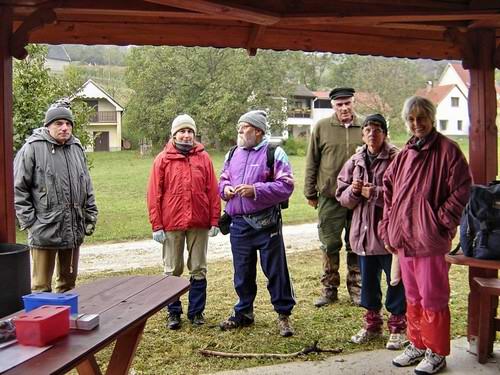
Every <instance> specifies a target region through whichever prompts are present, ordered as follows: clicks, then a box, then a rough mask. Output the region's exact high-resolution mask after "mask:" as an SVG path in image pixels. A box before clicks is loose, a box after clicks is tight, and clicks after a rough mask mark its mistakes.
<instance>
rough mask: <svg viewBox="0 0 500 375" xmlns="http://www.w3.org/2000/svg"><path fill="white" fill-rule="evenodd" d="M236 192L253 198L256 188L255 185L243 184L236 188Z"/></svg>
mask: <svg viewBox="0 0 500 375" xmlns="http://www.w3.org/2000/svg"><path fill="white" fill-rule="evenodd" d="M234 193H235V194H238V195H240V196H242V197H245V198H253V197H255V190H254V187H253V185H247V184H241V185H238V186H236V188H235V189H234Z"/></svg>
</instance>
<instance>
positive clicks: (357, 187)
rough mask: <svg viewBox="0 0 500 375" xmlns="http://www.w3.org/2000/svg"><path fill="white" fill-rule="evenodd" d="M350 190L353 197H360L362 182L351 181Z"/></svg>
mask: <svg viewBox="0 0 500 375" xmlns="http://www.w3.org/2000/svg"><path fill="white" fill-rule="evenodd" d="M351 189H352V193H353V194H354V195H360V194H361V190H362V189H363V181H361V180H353V181H352V184H351Z"/></svg>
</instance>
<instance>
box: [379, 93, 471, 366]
mask: <svg viewBox="0 0 500 375" xmlns="http://www.w3.org/2000/svg"><path fill="white" fill-rule="evenodd" d="M402 116H403V119H404V120H405V122H406V123H407V126H408V128H409V130H410V132H411V133H412V134H413V136H412V137H411V138H410V140H409V141H408V143H407V144H406V146H405V147H404V148H403V150H402V151H401V152H400V153H399V154H398V155H397V156H396V158H395V159H394V161H393V162H392V163H391V165H390V166H389V168H388V169H387V171H386V173H385V175H384V182H383V183H384V216H383V219H382V222H381V223H380V225H379V231H380V236H381V238H382V239H383V241H384V244H385V247H386V249H387V250H388V251H390V252H392V253H394V254H398V258H399V262H400V264H401V275H402V277H403V283H404V287H405V295H406V304H407V308H406V317H407V324H408V328H407V335H408V339H409V340H410V345H409V346H408V347H407V348H406V349H405V351H404V352H403V353H402V354H400V355H399V356H397V357H396V358H394V359H393V361H392V363H393V364H394V365H395V366H398V367H403V366H410V365H412V364H415V363H417V362H418V365H417V367H416V368H415V373H416V374H419V375H423V374H434V373H436V372H438V371H440V370H441V369H443V368H444V367H445V366H446V356H447V355H448V354H449V353H450V309H449V306H448V303H449V299H450V283H449V280H448V269H449V267H448V265H447V263H446V261H445V254H447V253H448V252H449V251H450V248H451V241H452V239H453V237H454V236H455V234H456V231H457V225H458V224H459V222H460V216H461V214H462V210H463V208H464V206H465V204H466V203H467V200H468V198H469V192H470V186H471V183H472V178H471V174H470V170H469V166H468V164H467V161H466V160H465V157H464V155H463V154H462V151H461V150H460V148H459V147H458V145H457V144H456V143H455V142H453V141H452V140H450V139H449V138H447V137H445V136H444V135H442V134H441V133H439V132H437V131H436V129H435V128H434V123H435V117H436V108H435V107H434V104H432V102H430V101H429V100H427V99H425V98H422V97H419V96H413V97H411V98H409V99H407V100H406V102H405V104H404V107H403V112H402Z"/></svg>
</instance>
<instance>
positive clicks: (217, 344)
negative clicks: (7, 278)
mask: <svg viewBox="0 0 500 375" xmlns="http://www.w3.org/2000/svg"><path fill="white" fill-rule="evenodd" d="M320 259H321V254H320V253H319V251H310V252H303V253H294V254H291V255H290V256H289V257H288V260H289V267H290V274H291V277H292V280H293V285H294V289H295V293H296V299H297V305H296V307H295V309H294V310H293V315H292V323H293V326H294V328H295V331H296V334H295V335H294V336H292V337H290V338H282V337H280V336H279V335H278V331H277V326H276V317H277V315H276V313H275V312H274V311H273V310H272V306H271V304H270V302H269V294H268V292H267V289H266V284H265V277H264V276H263V274H262V272H261V271H260V269H259V272H258V288H259V290H258V294H257V298H256V301H255V315H256V320H255V324H254V325H253V326H251V327H248V328H244V329H241V330H235V331H230V332H222V331H221V330H220V329H219V328H218V323H219V322H220V321H222V320H223V319H225V318H227V317H228V316H229V314H231V311H232V306H233V304H234V303H235V302H236V299H237V297H236V294H235V293H234V289H233V286H232V264H231V262H229V261H219V262H215V263H210V264H209V268H208V301H207V308H206V318H207V323H206V324H205V325H204V326H201V327H193V326H192V325H191V324H190V323H189V322H187V321H186V318H185V315H183V326H182V328H181V329H180V330H179V331H170V330H168V329H167V328H166V327H165V317H166V314H165V313H164V312H160V313H158V314H156V315H155V316H153V317H152V318H151V319H149V321H148V324H147V325H146V328H145V332H144V336H143V340H142V342H141V344H140V345H139V348H138V352H137V356H136V358H135V361H134V363H133V364H132V367H133V371H131V373H134V374H172V375H175V374H198V373H211V372H216V371H222V370H231V369H243V368H247V367H254V366H261V365H272V364H276V363H281V362H285V361H286V360H276V359H234V358H232V359H229V358H220V357H203V356H201V355H200V354H199V353H198V350H199V349H205V348H207V349H214V350H218V351H226V352H240V353H248V352H257V353H265V352H267V353H291V352H296V351H299V350H301V349H302V348H303V347H305V346H308V345H310V344H312V343H313V342H314V341H315V340H318V341H319V346H320V347H322V348H342V349H343V353H349V352H355V351H365V350H372V349H376V348H377V349H380V348H384V345H385V340H387V332H385V336H384V338H381V339H379V340H377V341H375V342H372V343H369V344H364V345H360V346H357V345H355V344H351V343H349V342H348V340H349V338H350V337H351V335H353V334H354V333H355V332H357V330H358V329H359V328H360V327H361V324H362V315H363V313H364V309H362V308H358V307H355V306H353V305H351V304H350V303H349V302H348V301H349V299H348V294H347V290H346V288H345V286H344V280H345V270H344V269H345V266H344V265H345V258H344V259H342V262H341V263H342V267H341V280H342V283H343V285H342V286H341V288H340V289H339V297H340V302H339V303H336V304H335V305H332V306H328V307H325V308H321V309H318V308H316V307H314V306H313V304H312V301H313V300H314V299H315V298H317V297H318V296H319V290H320V288H319V277H320V274H321V260H320ZM161 271H162V270H161V269H160V267H157V268H149V269H144V270H141V271H140V272H138V274H144V275H152V274H160V273H161ZM119 274H120V273H116V274H112V275H119ZM110 275H111V274H109V273H108V274H93V275H90V276H82V277H80V278H79V284H83V283H85V282H89V281H91V280H94V279H98V278H102V277H108V276H110ZM450 276H451V286H452V298H451V305H450V306H451V316H452V337H456V336H462V335H465V334H466V316H467V293H468V287H467V271H466V268H465V267H460V266H453V267H452V270H451V273H450ZM182 301H183V307H184V309H185V310H184V311H186V296H183V297H182ZM385 318H387V315H386V316H385ZM385 320H387V319H385ZM109 355H110V350H109V349H108V350H107V351H106V352H104V354H101V355H100V356H98V360H99V361H100V362H101V365H102V362H104V361H103V358H104V357H106V356H109ZM325 356H326V354H322V355H309V356H307V357H304V358H298V359H294V360H295V361H303V360H319V359H321V358H325Z"/></svg>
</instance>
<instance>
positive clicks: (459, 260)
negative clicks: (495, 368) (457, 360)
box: [446, 254, 500, 354]
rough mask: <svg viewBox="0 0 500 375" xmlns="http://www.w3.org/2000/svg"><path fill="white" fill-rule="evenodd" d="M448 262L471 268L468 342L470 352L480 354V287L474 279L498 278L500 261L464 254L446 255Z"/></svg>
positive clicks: (492, 308)
mask: <svg viewBox="0 0 500 375" xmlns="http://www.w3.org/2000/svg"><path fill="white" fill-rule="evenodd" d="M446 261H447V262H448V263H451V264H457V265H462V266H468V267H469V299H468V312H467V340H468V341H469V352H471V353H474V354H478V337H479V311H480V304H481V302H480V293H479V287H478V284H477V283H476V282H474V278H491V279H497V278H498V270H499V269H500V261H497V260H483V259H476V258H472V257H467V256H465V255H463V254H459V255H446ZM497 306H498V300H496V303H492V306H490V308H491V310H492V311H496V309H497Z"/></svg>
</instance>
